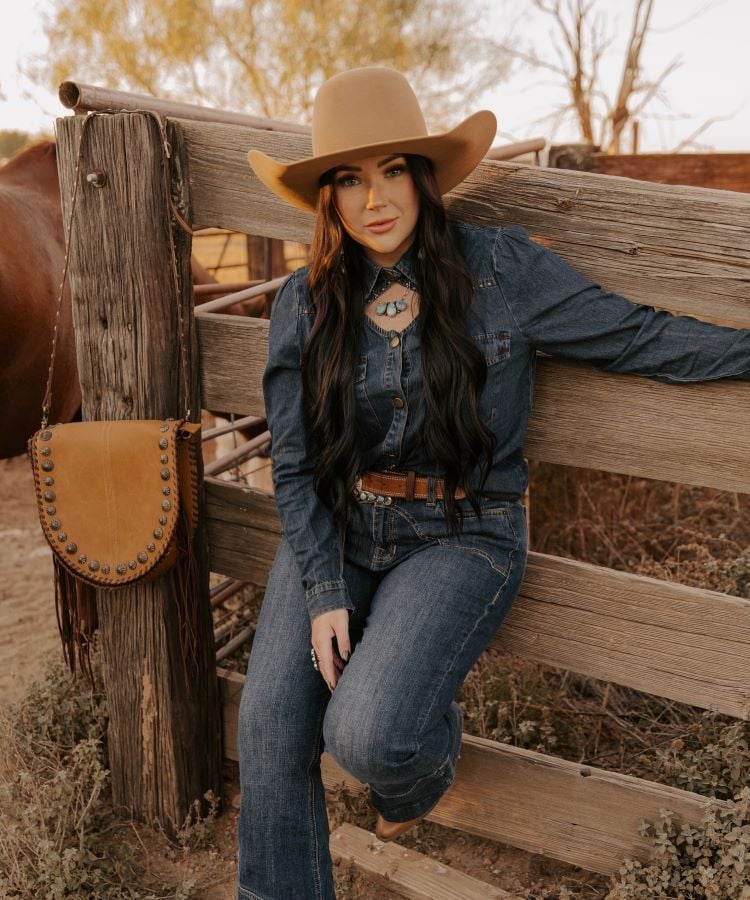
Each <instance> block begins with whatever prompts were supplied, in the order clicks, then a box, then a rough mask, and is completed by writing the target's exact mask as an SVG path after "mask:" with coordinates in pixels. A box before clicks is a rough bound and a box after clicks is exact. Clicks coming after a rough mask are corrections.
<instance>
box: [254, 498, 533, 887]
mask: <svg viewBox="0 0 750 900" xmlns="http://www.w3.org/2000/svg"><path fill="white" fill-rule="evenodd" d="M458 502H459V505H460V506H461V508H462V509H463V510H464V526H463V530H462V532H461V533H460V534H458V535H455V536H452V535H450V533H449V531H448V528H447V526H446V523H445V520H444V517H443V503H442V501H441V500H439V499H434V498H433V499H432V500H431V501H426V500H411V501H408V500H402V499H398V498H394V499H393V501H392V503H391V504H390V505H388V506H386V505H384V504H382V503H374V502H369V501H360V504H361V508H362V510H363V512H364V514H365V515H364V521H363V522H362V523H358V522H356V520H355V522H354V523H351V524H350V525H349V528H348V531H347V536H346V547H345V550H346V552H345V565H344V578H345V580H346V582H347V586H348V588H349V593H350V597H351V599H352V602H353V603H354V605H355V610H354V611H353V612H351V614H350V618H349V633H350V640H351V644H352V654H351V656H350V658H349V660H348V662H347V664H346V666H345V667H344V669H343V671H342V672H341V675H340V677H339V681H338V683H337V685H336V687H335V689H334V691H333V692H331V691H330V690H329V688H328V686H327V684H326V683H325V681H324V680H323V677H322V676H321V674H320V673H319V672H317V671H316V670H315V668H314V667H313V665H312V660H311V657H310V646H311V642H310V641H311V623H310V619H309V615H308V611H307V608H306V605H305V599H304V591H303V589H302V583H301V579H300V573H299V569H298V567H297V564H296V561H295V557H294V553H293V551H292V548H291V547H290V546H289V544H288V542H287V541H286V539H285V538H284V537H283V536H282V539H281V541H280V543H279V546H278V550H277V553H276V557H275V560H274V564H273V567H272V570H271V572H270V575H269V580H268V586H267V589H266V593H265V597H264V600H263V604H262V607H261V611H260V615H259V618H258V625H257V630H256V634H255V639H254V641H253V647H252V651H251V654H250V660H249V663H248V669H247V676H246V681H245V686H244V690H243V694H242V701H241V704H240V713H239V730H238V746H239V759H240V784H241V791H242V794H241V796H242V801H241V806H240V817H239V831H238V841H239V871H238V898H240V900H242V898H253V900H335V891H334V886H333V871H332V863H331V856H330V852H329V847H328V841H329V825H328V816H327V811H326V803H325V794H324V788H323V782H322V780H321V774H320V757H321V753H322V752H323V750H325V751H326V752H327V753H329V754H330V755H331V756H332V757H333V759H334V760H335V761H336V762H337V763H338V764H339V765H340V766H341V767H342V768H343V769H345V770H346V771H347V772H349V773H350V774H352V775H353V776H354V777H355V778H357V779H358V780H359V781H360V782H362V783H363V784H366V785H368V786H369V796H370V801H371V803H372V805H373V806H374V807H375V809H376V810H377V811H378V812H380V814H381V815H382V816H383V817H384V818H385V819H388V820H389V821H395V822H398V821H406V820H407V819H411V818H415V817H417V816H420V815H423V814H425V813H426V812H427V811H428V810H429V809H430V808H431V807H432V806H433V805H434V804H435V803H436V802H437V801H438V800H439V798H440V797H441V796H442V795H443V794H444V792H445V791H446V790H447V789H448V787H450V785H451V784H452V783H453V781H454V779H455V771H456V760H457V759H458V753H459V749H460V744H461V722H462V719H463V712H462V710H461V707H460V706H459V704H458V703H456V702H455V699H454V698H455V696H456V693H457V691H458V689H459V687H460V686H461V684H462V682H463V681H464V679H465V678H466V675H467V674H468V673H469V671H470V669H471V667H472V666H473V664H474V663H475V662H476V660H477V658H478V657H479V655H480V654H481V653H482V651H483V650H484V649H486V647H487V646H488V644H489V643H490V641H491V639H492V637H493V635H494V634H495V632H496V631H497V630H498V628H499V627H500V624H501V623H502V621H503V619H504V617H505V616H506V614H507V612H508V610H509V609H510V607H511V605H512V603H513V600H514V599H515V598H516V596H517V594H518V590H519V588H520V585H521V582H522V580H523V575H524V571H525V568H526V558H527V555H528V530H527V522H526V511H525V508H524V506H523V504H522V502H521V501H520V500H496V499H495V500H493V499H488V498H485V499H483V500H482V512H483V515H482V516H481V517H477V516H476V514H475V513H474V512H473V510H472V508H471V506H470V505H469V503H468V501H467V500H465V499H464V500H460V501H458Z"/></svg>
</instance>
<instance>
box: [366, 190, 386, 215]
mask: <svg viewBox="0 0 750 900" xmlns="http://www.w3.org/2000/svg"><path fill="white" fill-rule="evenodd" d="M384 203H385V200H384V199H383V195H382V193H381V191H380V188H379V187H378V186H377V185H373V186H372V187H371V188H370V189H369V191H368V192H367V208H368V209H373V208H374V207H377V206H382V205H383V204H384Z"/></svg>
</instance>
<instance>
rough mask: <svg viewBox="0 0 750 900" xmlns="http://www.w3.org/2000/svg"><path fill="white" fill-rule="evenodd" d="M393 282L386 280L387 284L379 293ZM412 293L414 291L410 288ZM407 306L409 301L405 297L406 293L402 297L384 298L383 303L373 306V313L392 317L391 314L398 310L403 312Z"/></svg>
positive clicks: (396, 313) (393, 314)
mask: <svg viewBox="0 0 750 900" xmlns="http://www.w3.org/2000/svg"><path fill="white" fill-rule="evenodd" d="M394 283H395V282H393V281H390V282H388V284H386V286H385V287H384V288H383V290H382V291H381V294H382V293H385V291H387V290H388V288H389V287H390V286H391V285H392V284H394ZM412 293H414V292H413V290H412ZM376 299H377V298H376ZM371 302H374V301H371ZM408 308H409V303H408V301H407V299H406V295H404V296H403V297H399V298H398V299H396V300H386V301H385V302H383V303H378V305H377V306H376V307H375V313H376V315H378V316H389V317H393V316H397V315H398V314H399V313H400V312H403V311H404V310H405V309H408Z"/></svg>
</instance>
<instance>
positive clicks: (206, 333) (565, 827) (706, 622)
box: [60, 113, 750, 873]
mask: <svg viewBox="0 0 750 900" xmlns="http://www.w3.org/2000/svg"><path fill="white" fill-rule="evenodd" d="M123 117H130V119H132V118H135V119H136V120H138V121H139V123H140V124H139V127H138V128H132V129H130V131H129V136H128V141H129V142H130V144H131V146H129V148H128V152H127V153H125V154H124V155H122V156H120V157H118V158H116V159H113V165H116V166H117V167H118V171H119V168H120V167H121V168H122V170H123V171H122V175H123V177H124V176H125V174H126V173H127V172H129V171H130V170H131V169H132V168H133V167H134V166H137V165H141V164H142V157H143V156H144V155H145V151H144V146H148V145H153V144H154V143H155V142H157V143H158V134H157V133H156V131H155V129H154V128H152V127H151V125H152V123H151V122H150V121H149V120H147V119H146V117H145V116H142V115H141V114H137V113H128V114H126V113H115V114H112V115H111V117H104V118H103V119H102V120H101V121H100V122H94V123H92V124H93V125H96V126H97V128H96V129H95V131H97V132H99V133H104V132H106V131H108V130H112V129H115V130H116V129H118V128H120V129H121V128H122V125H121V124H120V123H121V120H122V119H123ZM110 119H111V121H109V120H110ZM61 123H62V124H63V125H64V126H65V127H63V128H61V129H60V133H61V138H62V144H63V151H64V152H63V153H62V163H61V165H62V167H63V169H64V170H65V171H66V172H67V177H66V179H64V185H65V187H64V193H65V195H66V196H68V197H69V194H70V189H71V173H72V167H73V149H74V146H75V140H76V138H77V134H78V132H79V130H80V123H79V122H78V121H77V120H76V119H73V118H71V119H65V120H61ZM170 128H171V136H172V137H171V139H172V142H173V145H174V148H175V151H176V154H175V155H176V156H177V158H179V159H180V160H181V161H182V162H181V164H180V171H181V172H182V174H183V176H184V183H183V184H182V197H183V199H184V209H185V211H186V214H187V215H188V217H189V221H190V223H191V225H192V227H193V228H194V229H198V228H207V227H220V228H227V229H230V230H233V231H242V232H246V233H249V234H254V235H260V236H264V237H272V238H282V239H287V240H294V241H299V242H302V243H309V241H310V237H311V232H312V224H313V220H312V217H311V216H309V215H307V214H305V213H303V212H301V211H298V210H296V209H294V208H293V207H291V206H288V205H286V204H284V203H283V202H282V201H281V200H279V199H277V198H276V197H275V196H274V195H272V194H271V193H270V192H269V191H267V190H266V189H265V188H264V187H263V186H262V185H261V184H260V183H259V182H258V180H257V179H256V178H255V177H254V175H253V173H252V172H251V171H250V169H249V168H248V166H247V162H246V153H247V150H248V149H249V148H251V147H257V148H258V149H261V150H264V151H266V152H268V153H271V154H273V155H274V156H277V157H280V158H286V159H296V158H300V157H303V156H306V155H309V154H310V152H311V147H310V138H309V136H308V135H306V134H299V133H282V132H269V131H263V130H258V129H255V128H251V127H245V126H242V125H232V124H223V123H220V122H207V121H194V120H190V119H187V118H176V119H172V120H170ZM100 148H101V153H102V155H103V156H106V155H107V154H110V155H111V154H112V153H114V152H115V151H116V150H117V147H116V142H110V143H109V144H107V143H106V142H103V143H102V144H101V145H100ZM134 151H135V152H134ZM95 162H98V164H99V165H100V166H104V167H106V160H103V159H101V158H99V159H98V160H97V159H92V160H90V164H91V165H93V164H94V163H95ZM84 175H85V172H84V173H83V174H82V179H83V178H84ZM80 184H81V187H80V189H81V190H84V189H85V188H86V184H85V182H84V181H83V180H82V181H81V182H80ZM89 190H90V189H89ZM446 202H447V205H448V207H449V210H450V213H451V214H452V215H454V216H458V217H460V218H462V219H465V220H467V221H471V222H476V223H479V224H498V223H500V224H506V223H513V222H516V223H520V224H521V225H524V226H525V227H527V228H528V229H529V231H530V232H531V234H532V235H533V236H534V237H536V238H537V239H538V240H539V241H541V242H543V243H544V244H545V245H547V246H549V247H551V248H552V249H554V250H555V251H556V252H557V253H559V254H560V255H561V256H563V257H564V258H566V259H567V260H569V261H570V262H571V263H572V264H573V265H575V266H576V267H577V268H578V269H580V270H581V271H582V272H583V273H584V274H586V275H588V276H590V277H591V278H594V279H596V280H598V281H600V282H601V283H603V284H604V285H606V286H607V287H608V288H609V289H611V290H614V291H618V292H620V293H622V294H624V295H626V296H628V297H630V298H632V299H633V300H636V301H640V302H645V303H649V304H652V305H654V306H658V307H662V308H665V309H669V310H672V311H674V312H676V313H689V314H692V315H696V316H698V317H702V318H706V319H711V320H713V321H721V322H727V323H730V324H734V325H739V326H743V327H748V326H750V300H749V299H748V288H749V286H750V197H745V196H743V195H741V194H737V193H731V192H726V191H717V190H704V189H700V188H686V187H675V186H667V185H660V184H652V183H646V182H640V181H634V180H631V179H627V178H617V177H611V176H603V175H595V174H588V173H582V172H572V171H560V170H551V169H540V168H537V167H533V166H523V165H519V164H516V163H512V162H485V163H483V164H481V165H480V166H479V167H478V169H477V170H476V171H475V172H474V173H473V174H472V175H471V176H470V177H469V179H467V181H465V182H464V183H463V184H462V185H461V186H460V187H459V188H458V189H456V190H455V191H453V192H452V193H451V194H450V195H449V196H448V197H447V198H446ZM85 205H86V204H85V203H84V208H85ZM154 215H157V216H164V215H165V212H164V210H160V211H158V212H156V213H155V212H153V211H152V210H147V211H144V210H143V208H138V207H134V208H133V209H132V210H131V216H132V217H133V219H135V220H139V221H138V222H137V225H138V226H139V227H140V226H141V225H142V224H143V222H142V221H140V220H142V219H145V218H147V217H148V216H154ZM163 227H165V226H163ZM135 230H136V231H137V230H138V228H136V229H135ZM90 238H91V239H94V238H93V237H92V236H90ZM99 239H100V240H111V239H106V238H101V237H100V238H99ZM131 239H132V238H131ZM188 251H189V248H186V247H183V248H182V250H181V253H182V255H183V256H184V254H185V252H188ZM135 252H136V250H135V247H129V246H125V247H122V248H121V259H122V260H131V261H133V262H135V260H134V256H135ZM88 262H89V265H91V258H90V257H89V258H88ZM162 263H163V264H164V265H166V257H164V259H163V260H162ZM72 264H73V265H74V269H75V267H76V263H75V261H72ZM71 275H72V276H73V277H72V287H73V292H74V297H75V292H76V276H78V285H79V287H80V285H81V283H82V282H81V277H82V276H81V273H80V271H75V272H74V271H72V272H71ZM86 275H87V277H88V278H91V272H90V271H88V272H87V273H86ZM193 324H194V326H195V329H196V334H197V342H198V346H199V358H200V363H199V367H197V370H196V374H198V373H199V378H200V396H201V405H202V406H203V407H204V408H207V409H210V408H215V409H222V410H227V411H233V412H236V413H239V414H242V415H248V414H252V415H263V399H262V392H261V375H262V372H263V369H264V365H265V362H266V355H267V335H268V322H267V321H264V320H252V319H241V318H237V317H235V316H228V315H223V314H220V313H201V314H199V315H196V317H195V320H194V323H193ZM123 327H124V325H123ZM102 334H103V332H102V330H101V328H100V329H99V330H98V331H97V329H96V321H95V317H94V316H92V317H91V318H90V320H89V322H88V330H87V333H86V335H85V336H84V338H83V339H82V342H81V343H79V358H80V354H81V353H88V354H94V356H95V358H97V359H99V358H100V355H99V351H98V350H97V342H100V341H101V338H102ZM174 339H175V338H174V334H172V335H171V336H170V340H171V341H172V342H173V343H172V345H171V346H170V348H169V352H168V353H166V357H167V358H168V359H169V360H170V361H174V359H176V350H175V346H174ZM109 360H110V364H109V368H108V367H107V366H102V367H101V368H100V369H99V371H98V374H99V375H100V376H101V377H104V376H105V375H109V372H110V371H111V369H112V366H114V365H115V363H114V362H113V361H112V358H111V356H110V357H109ZM749 364H750V363H749ZM133 377H140V378H144V377H148V373H146V374H145V375H144V374H143V373H136V374H135V375H134V376H133ZM85 389H86V388H85ZM93 389H94V386H92V385H89V390H93ZM95 389H96V390H97V391H99V392H102V387H101V385H97V386H95ZM139 389H142V387H141V388H139ZM103 393H106V389H105V390H104V391H103ZM171 414H174V413H171ZM749 447H750V390H748V387H747V384H745V383H740V382H733V381H722V382H708V383H698V384H685V385H667V384H663V383H659V382H656V381H654V380H652V379H648V378H644V377H639V376H634V375H612V374H607V373H600V372H596V371H594V370H593V369H592V368H590V367H588V366H586V365H584V364H582V363H581V364H579V363H576V362H571V361H566V360H561V359H555V358H552V357H547V356H544V355H541V354H540V357H539V359H538V369H537V379H536V386H535V403H534V413H533V418H532V420H531V423H530V426H529V429H528V432H527V439H526V443H525V453H526V455H527V457H528V458H530V459H537V460H546V461H549V462H554V463H563V464H570V465H576V466H586V467H591V468H598V469H602V470H606V471H611V472H620V473H627V474H632V475H635V476H640V477H647V478H657V479H666V480H669V481H675V482H682V483H686V484H694V485H706V486H711V487H715V488H720V489H723V490H729V491H740V492H747V491H749V490H750V471H749V470H748V466H747V457H748V448H749ZM204 486H205V507H204V524H205V529H206V531H205V534H206V537H207V543H208V549H209V555H210V569H211V571H213V572H218V573H223V574H224V575H227V576H231V577H234V578H238V579H243V580H248V581H252V582H254V583H257V584H260V585H263V584H265V583H266V579H267V574H268V571H269V568H270V565H271V562H272V560H273V556H274V552H275V549H276V546H277V543H278V540H279V531H280V526H279V519H278V515H277V511H276V507H275V503H274V499H273V496H272V495H269V494H267V493H264V492H262V491H260V490H256V489H252V488H248V487H246V486H242V485H239V484H233V483H230V482H227V481H224V480H221V479H217V478H211V477H208V478H206V479H205V482H204ZM204 600H205V602H207V600H206V599H205V598H204ZM133 614H135V611H134V612H133ZM492 646H493V647H496V648H498V649H502V650H505V651H511V652H513V653H516V654H520V655H522V656H526V657H528V658H530V659H534V660H537V661H539V662H542V663H545V664H550V665H553V666H558V667H562V668H564V669H568V670H571V671H574V672H577V673H580V674H582V675H586V676H592V677H595V678H599V679H605V680H607V681H612V682H616V683H618V684H621V685H626V686H629V687H632V688H637V689H639V690H642V691H646V692H649V693H652V694H657V695H660V696H662V697H666V698H671V699H674V700H677V701H681V702H684V703H689V704H693V705H695V706H698V707H701V708H704V709H711V710H718V711H721V712H723V713H727V714H729V715H732V716H736V717H740V718H748V716H750V680H749V679H748V673H750V601H748V600H744V599H740V598H736V597H731V596H727V595H724V594H721V593H717V592H713V591H708V590H702V589H698V588H691V587H684V586H680V585H676V584H670V583H666V582H663V581H659V580H656V579H654V578H649V577H643V576H638V575H631V574H626V573H623V572H619V571H614V570H611V569H608V568H603V567H599V566H595V565H589V564H586V563H582V562H577V561H574V560H570V559H563V558H559V557H555V556H550V555H546V554H541V553H531V554H530V556H529V563H528V569H527V573H526V577H525V580H524V583H523V586H522V589H521V593H520V596H519V598H518V600H517V602H516V603H515V605H514V607H513V609H512V611H511V613H510V614H509V616H508V618H507V619H506V620H505V622H504V623H503V626H502V628H501V629H500V631H499V632H498V633H497V635H496V636H495V638H494V640H493V643H492ZM136 674H137V671H136V672H133V673H132V675H133V676H134V675H136ZM219 683H220V694H221V698H222V708H223V737H224V744H223V747H224V754H225V755H226V756H228V757H230V758H236V752H237V743H236V722H237V708H238V702H239V696H240V693H241V690H242V684H243V678H242V676H240V675H238V674H236V673H227V672H225V671H223V670H219ZM133 703H134V706H133V707H132V709H134V710H135V715H136V723H138V722H140V721H142V718H143V715H144V713H143V701H142V699H141V700H140V701H133ZM138 703H140V704H141V705H140V707H139V706H138ZM131 711H132V710H131ZM198 736H199V730H198V731H197V732H196V733H195V735H194V736H193V741H197V740H198ZM189 749H190V750H192V752H193V753H194V754H195V753H204V752H205V748H202V747H200V746H199V745H198V744H197V743H193V744H192V745H191V747H190V748H189ZM323 777H324V781H325V783H326V785H328V786H331V785H333V784H334V783H338V782H340V781H345V782H346V783H347V784H348V785H349V786H350V787H351V788H352V789H355V790H364V786H363V785H361V784H359V782H357V781H356V780H354V779H353V778H352V777H351V776H350V775H348V773H346V772H344V771H342V770H341V769H340V768H338V767H337V765H336V764H335V763H334V762H333V761H332V759H331V758H330V757H328V755H327V754H324V757H323ZM707 803H714V804H715V805H717V806H721V805H723V804H722V801H707V800H706V799H705V798H703V797H701V796H699V795H698V794H695V793H691V792H688V791H683V790H678V789H676V788H672V787H666V786H664V785H660V784H656V783H652V782H649V781H645V780H641V779H638V778H634V777H631V776H627V775H623V774H619V773H617V772H611V771H604V770H601V769H597V768H594V767H591V766H586V765H578V764H576V763H573V762H569V761H566V760H563V759H559V758H557V757H554V756H548V755H545V754H541V753H536V752H532V751H529V750H523V749H519V748H516V747H513V746H510V745H507V744H502V743H496V742H493V741H490V740H484V739H481V738H477V737H472V736H469V735H465V736H464V738H463V745H462V753H461V760H460V762H459V764H458V774H457V780H456V783H455V785H454V788H453V789H452V790H451V791H450V792H449V793H448V794H447V795H446V797H445V798H444V800H443V801H441V803H440V804H439V805H438V806H437V807H436V809H435V810H433V812H432V813H430V815H429V816H428V818H429V819H430V820H432V821H435V822H438V823H440V824H443V825H449V826H451V827H455V828H459V829H462V830H464V831H466V832H469V833H471V834H475V835H479V836H482V837H486V838H490V839H493V840H497V841H501V842H503V843H506V844H510V845H513V846H516V847H519V848H523V849H525V850H528V851H532V852H535V853H542V854H545V855H547V856H550V857H554V858H556V859H559V860H563V861H565V862H568V863H573V864H576V865H579V866H582V867H583V868H585V869H588V870H591V871H596V872H601V873H612V872H614V871H616V870H617V869H618V868H619V866H620V865H621V864H622V861H623V859H624V858H625V857H628V856H635V857H640V858H644V857H645V854H646V851H647V839H646V838H644V837H642V836H641V835H639V830H638V825H639V821H640V820H641V819H647V820H652V821H654V820H658V818H659V810H660V809H662V808H665V807H666V808H669V809H671V810H673V811H674V812H675V813H676V814H677V816H678V818H680V819H681V820H682V821H684V822H693V823H697V822H699V821H700V820H701V818H702V814H703V810H704V808H705V806H706V804H707Z"/></svg>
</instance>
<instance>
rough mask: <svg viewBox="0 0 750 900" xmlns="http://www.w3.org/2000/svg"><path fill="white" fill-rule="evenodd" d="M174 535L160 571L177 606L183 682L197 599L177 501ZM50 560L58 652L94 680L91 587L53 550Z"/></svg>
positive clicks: (191, 552) (194, 656) (192, 656)
mask: <svg viewBox="0 0 750 900" xmlns="http://www.w3.org/2000/svg"><path fill="white" fill-rule="evenodd" d="M175 540H176V544H177V559H176V561H175V563H174V565H173V566H171V567H170V569H168V570H167V572H166V573H164V574H165V575H167V576H170V577H171V578H172V591H171V595H172V596H173V597H174V602H175V605H176V609H177V622H178V630H179V635H180V665H181V668H182V671H183V676H184V678H185V683H186V684H187V685H189V684H190V678H191V675H194V674H195V671H196V670H197V668H198V661H199V648H198V604H197V603H196V602H195V599H194V597H195V593H194V592H195V589H196V588H195V586H196V585H197V582H198V578H199V575H200V573H199V567H198V557H197V555H196V553H195V547H194V535H191V534H190V524H189V521H188V516H187V513H186V511H185V508H184V506H181V507H180V512H179V517H178V520H177V525H176V532H175ZM52 560H53V564H54V572H55V610H56V613H57V627H58V631H59V632H60V639H61V641H62V646H63V655H64V657H65V661H66V663H67V664H68V668H69V669H70V671H71V673H72V674H75V673H76V669H79V670H80V671H81V672H82V673H83V674H84V675H86V677H87V678H88V679H89V681H90V682H91V684H92V686H94V673H93V668H92V664H91V648H92V645H93V643H94V632H95V631H96V628H97V626H98V614H97V606H96V597H97V588H96V587H94V586H93V585H90V584H88V583H87V582H85V581H83V580H82V579H80V578H78V577H76V576H75V575H73V574H72V572H70V571H69V570H68V569H67V568H66V567H65V566H64V565H63V564H62V563H61V562H60V561H59V560H58V558H57V556H54V555H53V558H52ZM122 589H123V588H118V589H117V590H122ZM103 590H104V593H105V594H107V595H111V594H114V593H116V591H110V590H107V589H106V588H104V589H103ZM111 599H112V597H111V596H109V597H107V600H111Z"/></svg>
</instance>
